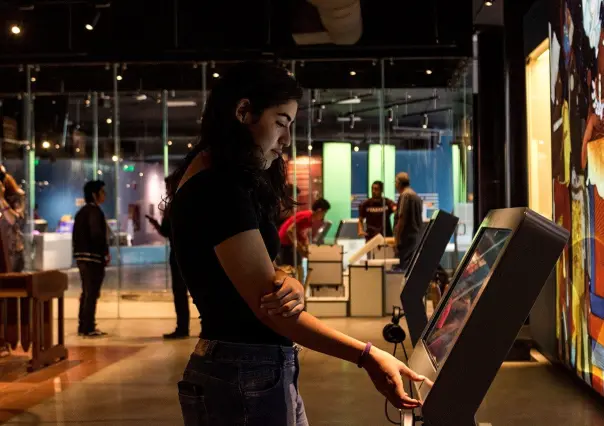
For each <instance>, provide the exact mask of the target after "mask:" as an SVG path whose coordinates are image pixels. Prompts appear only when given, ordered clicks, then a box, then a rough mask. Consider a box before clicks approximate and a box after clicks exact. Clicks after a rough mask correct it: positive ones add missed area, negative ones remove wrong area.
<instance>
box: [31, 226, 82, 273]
mask: <svg viewBox="0 0 604 426" xmlns="http://www.w3.org/2000/svg"><path fill="white" fill-rule="evenodd" d="M71 235H72V234H71V233H54V232H47V233H43V234H38V235H34V245H35V252H34V253H35V254H34V270H36V271H50V270H54V269H58V270H61V269H69V268H71V266H72V264H73V249H72V243H71Z"/></svg>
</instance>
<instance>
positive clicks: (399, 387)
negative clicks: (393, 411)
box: [363, 346, 426, 409]
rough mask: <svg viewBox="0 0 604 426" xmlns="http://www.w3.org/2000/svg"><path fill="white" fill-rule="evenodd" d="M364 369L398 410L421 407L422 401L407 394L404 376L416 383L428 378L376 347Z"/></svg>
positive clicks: (373, 348)
mask: <svg viewBox="0 0 604 426" xmlns="http://www.w3.org/2000/svg"><path fill="white" fill-rule="evenodd" d="M363 367H364V368H365V370H366V371H367V374H369V377H370V378H371V380H372V381H373V385H374V386H375V388H376V389H377V390H378V391H379V392H380V393H381V394H382V395H384V396H385V397H386V398H387V399H388V401H390V403H391V404H392V405H394V406H395V407H396V408H398V409H411V408H416V407H419V406H420V405H421V403H420V401H418V400H416V399H412V398H411V397H409V395H407V392H405V387H404V386H403V378H402V376H406V377H408V378H409V379H411V380H413V381H415V382H421V381H424V380H425V379H426V378H425V377H423V376H420V375H419V374H417V373H415V372H414V371H412V370H411V369H409V367H407V366H406V365H405V364H404V363H403V362H401V361H399V360H398V359H396V358H395V357H393V356H392V355H390V354H389V353H387V352H384V351H383V350H381V349H378V348H376V347H375V346H374V347H372V348H371V351H370V352H369V356H368V358H367V360H366V361H365V364H364V365H363Z"/></svg>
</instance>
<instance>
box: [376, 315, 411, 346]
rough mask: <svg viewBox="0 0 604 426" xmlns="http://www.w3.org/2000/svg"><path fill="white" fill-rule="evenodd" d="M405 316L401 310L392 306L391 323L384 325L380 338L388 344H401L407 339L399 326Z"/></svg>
mask: <svg viewBox="0 0 604 426" xmlns="http://www.w3.org/2000/svg"><path fill="white" fill-rule="evenodd" d="M404 316H405V314H404V313H403V312H402V311H401V308H399V307H398V306H394V307H393V308H392V321H391V323H390V324H386V326H385V327H384V329H383V330H382V336H383V337H384V340H385V341H387V342H388V343H393V344H395V343H401V344H402V343H403V342H404V341H405V339H406V338H407V334H406V333H405V330H403V328H402V327H401V326H400V325H399V322H400V320H401V318H402V317H404Z"/></svg>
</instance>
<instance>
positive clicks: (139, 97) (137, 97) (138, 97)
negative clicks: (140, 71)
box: [136, 93, 147, 101]
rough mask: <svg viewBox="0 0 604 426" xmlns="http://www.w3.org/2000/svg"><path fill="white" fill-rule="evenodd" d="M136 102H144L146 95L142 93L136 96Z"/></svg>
mask: <svg viewBox="0 0 604 426" xmlns="http://www.w3.org/2000/svg"><path fill="white" fill-rule="evenodd" d="M136 100H137V101H146V100H147V95H145V94H144V93H140V94H138V95H136Z"/></svg>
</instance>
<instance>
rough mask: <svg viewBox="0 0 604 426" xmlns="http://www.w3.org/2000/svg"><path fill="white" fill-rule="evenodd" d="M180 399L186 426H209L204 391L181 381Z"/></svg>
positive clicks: (179, 388) (179, 387)
mask: <svg viewBox="0 0 604 426" xmlns="http://www.w3.org/2000/svg"><path fill="white" fill-rule="evenodd" d="M178 399H179V401H180V408H181V410H182V416H183V419H184V425H185V426H208V425H209V423H208V416H207V412H206V407H205V402H204V395H203V389H202V387H201V386H199V385H195V384H193V383H189V382H186V381H184V380H183V381H180V382H179V383H178Z"/></svg>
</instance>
